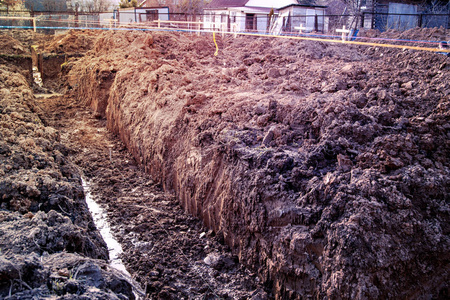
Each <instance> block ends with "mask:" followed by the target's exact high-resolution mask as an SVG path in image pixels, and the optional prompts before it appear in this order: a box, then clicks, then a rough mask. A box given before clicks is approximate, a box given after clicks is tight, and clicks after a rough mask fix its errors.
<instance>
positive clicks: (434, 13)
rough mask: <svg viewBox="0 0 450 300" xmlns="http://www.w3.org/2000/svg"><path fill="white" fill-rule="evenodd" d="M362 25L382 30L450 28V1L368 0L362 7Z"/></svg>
mask: <svg viewBox="0 0 450 300" xmlns="http://www.w3.org/2000/svg"><path fill="white" fill-rule="evenodd" d="M361 18H362V20H361V21H362V26H363V27H364V28H373V29H378V30H380V31H386V30H388V29H397V30H406V29H410V28H414V27H440V26H442V27H444V28H450V5H449V4H448V1H440V2H439V1H420V0H403V1H401V0H366V1H365V5H364V6H363V7H362V16H361Z"/></svg>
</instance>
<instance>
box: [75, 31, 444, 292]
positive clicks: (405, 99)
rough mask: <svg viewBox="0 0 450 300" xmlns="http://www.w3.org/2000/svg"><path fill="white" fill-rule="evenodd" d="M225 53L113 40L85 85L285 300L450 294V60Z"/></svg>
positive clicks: (293, 47) (282, 45) (309, 52)
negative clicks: (287, 299)
mask: <svg viewBox="0 0 450 300" xmlns="http://www.w3.org/2000/svg"><path fill="white" fill-rule="evenodd" d="M219 48H220V52H219V56H218V57H214V56H213V53H214V50H215V49H214V44H213V42H212V38H211V37H208V36H206V38H205V37H199V38H197V37H196V36H187V35H186V36H184V35H175V34H168V33H154V34H153V33H152V34H150V33H141V32H126V33H122V32H115V33H110V32H108V33H103V34H102V36H100V37H99V39H98V40H97V42H96V44H95V46H94V49H93V51H92V52H90V55H89V56H88V57H85V58H84V59H82V60H81V61H80V62H79V63H78V64H76V65H75V66H73V69H72V72H71V74H70V75H71V77H70V78H71V80H72V81H71V82H72V86H73V87H76V90H77V92H78V96H79V98H80V99H81V100H82V101H84V102H85V103H87V104H90V105H91V106H92V107H93V108H94V109H95V110H96V111H97V112H98V113H99V114H101V115H106V116H107V119H108V128H110V129H111V130H113V131H114V132H116V133H117V134H119V135H120V137H121V139H122V140H123V141H124V142H125V144H126V145H127V147H128V148H129V149H130V151H131V152H132V153H133V155H134V157H135V158H136V160H137V161H139V162H141V163H142V165H143V166H145V168H146V170H147V171H148V172H149V173H150V174H152V175H153V177H154V178H155V179H157V180H159V181H160V182H161V183H162V185H163V187H164V188H165V189H166V190H168V191H174V192H175V193H176V196H177V198H178V199H179V201H180V202H181V203H182V205H183V206H184V207H185V208H186V210H188V211H189V212H191V213H193V214H194V215H197V216H200V217H201V218H202V219H203V221H204V222H205V224H206V225H207V226H209V227H210V228H212V229H214V231H215V232H216V234H217V236H222V237H223V238H224V239H225V241H226V242H227V244H228V245H230V246H231V248H232V250H233V251H234V253H236V254H237V255H238V257H239V260H240V261H241V262H243V263H245V264H247V265H248V266H250V267H251V268H253V269H254V270H256V271H257V273H258V274H259V276H260V278H261V279H262V280H263V282H265V283H267V284H271V285H272V287H273V290H274V292H275V295H276V296H277V297H278V298H301V297H318V298H324V297H328V298H346V299H355V298H371V299H375V298H420V297H428V296H429V295H433V297H439V296H442V297H443V295H445V294H446V293H448V282H449V277H448V274H449V266H450V264H449V258H450V257H449V253H450V251H449V250H450V240H449V232H450V227H449V226H448V224H450V223H449V221H450V207H449V199H450V197H449V195H450V175H449V171H450V169H449V168H450V162H449V157H450V152H449V151H450V145H449V135H450V127H449V126H448V124H449V121H450V116H449V113H448V112H449V105H450V104H449V95H450V84H449V81H448V78H450V76H449V75H450V74H449V73H450V71H449V70H450V64H449V61H448V59H447V57H445V56H444V55H440V54H434V53H429V52H410V51H402V50H395V49H383V48H373V47H372V48H355V47H349V46H346V45H330V44H324V43H320V42H319V43H313V42H297V41H295V42H294V41H288V40H278V39H254V38H244V37H240V38H238V39H236V40H233V39H225V40H221V41H219ZM174 288H175V287H174Z"/></svg>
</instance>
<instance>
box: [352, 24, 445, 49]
mask: <svg viewBox="0 0 450 300" xmlns="http://www.w3.org/2000/svg"><path fill="white" fill-rule="evenodd" d="M358 36H359V37H370V38H384V39H390V40H394V39H402V40H409V41H447V40H448V39H449V38H450V30H448V29H444V28H442V27H441V28H436V27H435V28H418V27H416V28H412V29H408V30H405V31H397V30H394V29H390V30H387V31H384V32H380V31H378V30H373V29H372V30H364V29H363V30H360V31H359V33H358ZM390 42H392V41H390ZM435 46H436V45H435Z"/></svg>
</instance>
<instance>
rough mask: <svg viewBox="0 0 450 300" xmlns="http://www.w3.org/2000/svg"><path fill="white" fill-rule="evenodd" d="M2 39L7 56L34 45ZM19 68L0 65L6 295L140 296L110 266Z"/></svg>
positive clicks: (0, 286)
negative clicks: (4, 41)
mask: <svg viewBox="0 0 450 300" xmlns="http://www.w3.org/2000/svg"><path fill="white" fill-rule="evenodd" d="M0 40H2V41H3V40H8V43H6V45H5V47H4V48H2V51H5V53H11V51H14V50H17V49H27V48H24V47H23V45H22V44H21V43H20V42H19V41H17V40H14V39H12V38H10V37H6V36H0ZM9 45H12V48H13V50H11V47H9ZM20 51H21V52H22V50H20ZM23 52H25V51H23ZM18 69H20V66H18V65H14V64H6V63H5V64H2V65H0V137H1V139H0V161H1V163H0V177H1V178H0V298H1V299H42V298H47V297H50V298H54V299H56V298H58V295H59V296H61V299H62V298H64V299H134V295H133V293H132V284H131V283H130V282H129V280H128V279H126V278H124V277H123V275H121V274H120V273H119V272H117V271H116V270H114V269H111V268H110V267H109V265H108V264H107V261H106V260H107V258H108V251H107V248H106V245H105V242H104V241H103V239H102V238H101V236H100V234H99V233H98V231H97V230H96V228H95V225H94V223H93V221H92V218H91V216H90V214H89V211H88V208H87V206H86V202H85V199H84V192H83V188H82V185H81V177H80V172H79V171H78V169H77V167H76V166H75V165H74V164H73V163H71V162H70V161H69V160H68V154H69V152H70V149H68V148H67V147H66V146H65V145H64V144H63V143H61V140H60V134H59V132H58V131H57V130H55V129H54V128H52V127H48V126H45V125H44V123H43V122H42V120H41V119H40V117H39V115H40V114H41V113H42V112H41V111H40V110H39V108H38V106H37V105H36V102H35V98H34V96H33V92H32V90H31V88H30V85H29V83H28V81H27V80H26V78H25V76H24V75H23V74H22V73H21V72H18ZM83 297H84V298H83Z"/></svg>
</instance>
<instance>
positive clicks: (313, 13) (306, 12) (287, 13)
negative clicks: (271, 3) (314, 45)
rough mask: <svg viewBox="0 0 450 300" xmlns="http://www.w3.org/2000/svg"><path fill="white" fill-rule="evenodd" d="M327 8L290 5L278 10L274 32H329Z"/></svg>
mask: <svg viewBox="0 0 450 300" xmlns="http://www.w3.org/2000/svg"><path fill="white" fill-rule="evenodd" d="M325 9H326V6H320V5H309V4H289V5H287V6H285V7H281V8H279V9H278V18H277V24H276V25H275V26H274V27H273V30H272V32H273V33H275V34H278V33H279V32H280V30H281V31H282V32H299V31H302V32H322V33H323V32H327V31H328V22H325V20H327V19H326V18H325Z"/></svg>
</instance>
